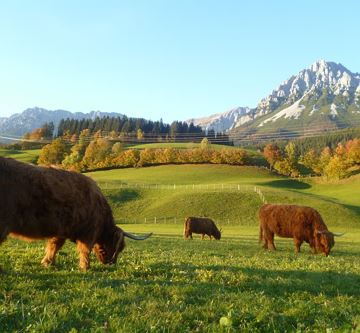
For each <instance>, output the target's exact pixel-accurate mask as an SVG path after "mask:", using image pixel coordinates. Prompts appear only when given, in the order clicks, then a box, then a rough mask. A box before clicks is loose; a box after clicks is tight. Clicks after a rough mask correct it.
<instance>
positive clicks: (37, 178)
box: [0, 157, 151, 270]
mask: <svg viewBox="0 0 360 333" xmlns="http://www.w3.org/2000/svg"><path fill="white" fill-rule="evenodd" d="M9 234H10V236H14V237H18V238H21V239H25V240H38V239H47V246H46V254H45V256H44V258H43V260H42V264H43V265H44V266H47V265H49V264H53V263H54V261H55V255H56V253H57V252H58V251H59V249H60V248H61V247H62V245H63V244H64V242H65V240H66V239H70V240H71V241H73V242H75V243H76V245H77V249H78V252H79V256H80V268H81V269H83V270H87V269H88V268H89V265H90V262H89V254H90V251H91V250H92V249H93V248H94V251H95V254H96V256H97V258H98V259H99V260H100V261H101V262H102V263H103V264H113V263H115V262H116V260H117V257H118V254H119V253H120V252H121V251H122V250H123V248H124V246H125V242H124V236H126V237H129V238H132V239H136V240H142V239H146V238H148V237H149V236H150V235H151V234H148V235H145V236H142V237H139V236H135V235H131V234H129V233H127V232H125V231H123V230H122V229H120V228H118V227H117V226H116V225H115V223H114V218H113V215H112V211H111V208H110V206H109V204H108V202H107V201H106V199H105V197H104V195H103V194H102V193H101V191H100V189H99V187H98V186H97V185H96V183H95V182H94V181H93V180H91V179H90V178H89V177H86V176H84V175H82V174H79V173H75V172H69V171H64V170H59V169H54V168H44V167H38V166H34V165H30V164H26V163H22V162H18V161H16V160H14V159H11V158H4V157H0V244H1V243H2V242H3V241H4V240H5V239H6V237H7V236H8V235H9Z"/></svg>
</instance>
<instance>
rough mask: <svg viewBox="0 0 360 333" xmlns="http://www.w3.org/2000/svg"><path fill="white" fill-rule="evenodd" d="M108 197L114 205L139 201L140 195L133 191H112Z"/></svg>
mask: <svg viewBox="0 0 360 333" xmlns="http://www.w3.org/2000/svg"><path fill="white" fill-rule="evenodd" d="M106 197H107V198H108V200H109V201H110V203H112V204H122V203H125V202H128V201H132V200H137V199H139V198H140V193H139V192H138V191H137V190H133V189H123V190H121V191H118V190H110V191H109V193H108V194H107V195H106Z"/></svg>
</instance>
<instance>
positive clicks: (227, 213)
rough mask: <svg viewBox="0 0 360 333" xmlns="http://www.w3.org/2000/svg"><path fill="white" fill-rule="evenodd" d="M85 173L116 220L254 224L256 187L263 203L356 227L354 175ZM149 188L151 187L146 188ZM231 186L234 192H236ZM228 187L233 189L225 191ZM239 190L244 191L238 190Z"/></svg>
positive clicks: (358, 209) (162, 169)
mask: <svg viewBox="0 0 360 333" xmlns="http://www.w3.org/2000/svg"><path fill="white" fill-rule="evenodd" d="M87 175H89V176H90V177H92V178H93V179H95V180H96V181H97V182H98V183H99V184H100V186H101V187H102V189H103V191H104V193H105V195H106V196H107V197H108V199H109V201H110V203H111V205H112V207H113V209H114V213H115V217H116V219H117V221H119V222H122V221H127V222H144V221H145V218H146V219H147V221H151V220H153V219H154V217H157V219H158V221H160V222H165V223H166V222H167V220H165V217H166V218H170V219H172V221H174V218H176V221H177V222H178V223H181V222H182V221H183V219H184V218H185V217H186V216H189V215H200V216H209V217H212V218H214V219H215V220H217V221H219V222H220V223H221V224H227V223H230V224H235V225H256V224H257V216H256V214H257V210H258V209H259V207H260V206H261V204H262V202H261V200H260V199H259V196H258V195H257V194H255V193H254V192H253V187H254V186H258V187H260V188H261V189H262V191H263V193H264V195H265V198H266V199H267V201H268V202H274V203H293V204H302V205H307V206H311V207H314V208H316V209H318V210H319V212H320V213H321V214H322V215H323V216H324V218H325V221H326V223H327V224H328V225H329V227H336V228H337V227H340V228H341V227H342V228H343V229H345V230H346V229H347V228H351V227H357V226H359V227H360V219H359V216H360V196H359V195H358V189H359V182H358V180H357V179H358V178H356V177H357V176H355V177H352V179H351V180H347V181H343V182H342V183H341V184H336V185H334V184H332V183H328V184H326V183H324V184H321V183H320V184H319V183H318V182H317V181H315V180H314V181H312V180H304V181H298V180H292V179H288V178H286V177H280V176H277V175H274V174H272V173H270V172H269V171H268V170H266V169H262V168H255V167H239V166H227V165H180V166H179V165H168V166H159V167H151V168H138V169H117V170H109V171H98V172H92V173H88V174H87ZM150 184H153V186H152V188H151V189H149V188H146V186H149V185H150ZM154 184H162V185H166V184H167V185H168V189H166V190H164V189H163V190H160V189H156V188H155V187H154ZM174 184H175V186H174ZM181 184H183V185H185V186H180V185H181ZM237 184H239V185H240V189H241V190H240V191H237V190H236V186H237ZM207 185H208V186H207ZM230 185H233V189H232V190H227V187H228V186H230ZM222 186H224V189H222ZM243 186H248V189H247V190H243ZM143 187H145V188H143ZM234 188H235V189H234ZM214 189H215V190H214ZM337 191H338V193H339V196H338V197H337V196H336V193H337Z"/></svg>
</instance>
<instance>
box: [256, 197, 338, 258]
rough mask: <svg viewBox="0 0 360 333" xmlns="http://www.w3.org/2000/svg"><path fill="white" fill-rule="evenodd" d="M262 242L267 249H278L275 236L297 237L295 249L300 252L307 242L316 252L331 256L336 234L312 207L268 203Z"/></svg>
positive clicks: (262, 220)
mask: <svg viewBox="0 0 360 333" xmlns="http://www.w3.org/2000/svg"><path fill="white" fill-rule="evenodd" d="M259 218H260V235H259V241H260V242H262V243H263V247H264V248H265V249H270V250H275V245H274V235H277V236H280V237H286V238H293V239H294V245H295V252H296V253H298V252H300V246H301V244H302V243H303V242H306V243H308V244H309V245H310V248H311V250H312V252H313V253H316V252H323V253H324V254H325V255H326V256H328V255H329V253H330V250H331V248H332V247H333V246H334V244H335V242H334V236H341V235H342V234H335V233H332V232H330V231H329V230H328V228H327V226H326V224H325V223H324V221H323V219H322V218H321V216H320V214H319V213H318V212H317V211H316V210H315V209H314V208H311V207H305V206H296V205H282V204H279V205H271V204H266V205H263V206H262V207H261V208H260V211H259Z"/></svg>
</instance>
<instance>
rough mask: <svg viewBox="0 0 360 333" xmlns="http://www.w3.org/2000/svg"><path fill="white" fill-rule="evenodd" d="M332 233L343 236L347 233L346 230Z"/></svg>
mask: <svg viewBox="0 0 360 333" xmlns="http://www.w3.org/2000/svg"><path fill="white" fill-rule="evenodd" d="M332 234H333V235H334V236H336V237H341V236H343V235H345V234H346V232H332Z"/></svg>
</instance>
